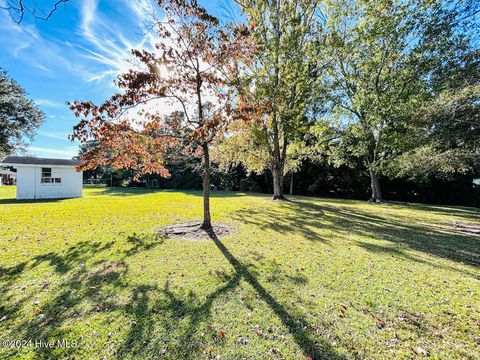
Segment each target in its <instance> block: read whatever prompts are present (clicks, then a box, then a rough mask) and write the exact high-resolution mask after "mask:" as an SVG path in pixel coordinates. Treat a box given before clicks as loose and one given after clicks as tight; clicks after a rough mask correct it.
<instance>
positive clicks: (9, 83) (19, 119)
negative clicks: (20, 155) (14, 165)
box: [0, 69, 44, 155]
mask: <svg viewBox="0 0 480 360" xmlns="http://www.w3.org/2000/svg"><path fill="white" fill-rule="evenodd" d="M43 119H44V114H43V112H41V111H40V110H39V108H38V106H37V105H36V104H35V103H34V102H33V101H32V100H30V99H28V98H27V94H26V92H25V90H24V89H23V88H22V87H21V86H20V85H19V84H18V83H17V82H16V81H15V80H13V79H11V78H10V77H9V76H8V74H7V73H6V72H5V71H4V70H2V69H0V155H2V154H3V155H7V154H9V153H11V152H13V151H15V150H23V149H24V147H25V145H26V142H27V141H28V140H31V139H32V138H33V136H34V135H35V133H36V130H37V129H38V127H39V126H40V124H41V123H42V121H43Z"/></svg>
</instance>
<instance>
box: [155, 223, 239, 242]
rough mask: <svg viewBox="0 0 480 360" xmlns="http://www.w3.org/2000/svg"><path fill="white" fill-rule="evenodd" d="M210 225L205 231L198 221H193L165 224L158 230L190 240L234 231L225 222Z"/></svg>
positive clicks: (210, 237)
mask: <svg viewBox="0 0 480 360" xmlns="http://www.w3.org/2000/svg"><path fill="white" fill-rule="evenodd" d="M212 226H213V229H212V230H208V231H206V230H204V229H203V228H202V223H201V222H200V221H193V222H184V223H180V224H174V225H167V226H164V227H162V228H159V229H158V231H159V232H160V233H161V234H163V235H165V236H166V237H169V238H173V239H181V240H191V241H201V240H211V239H212V238H213V237H214V236H217V237H218V238H221V237H223V236H227V235H230V234H232V233H233V232H234V229H233V227H232V226H230V225H227V224H225V223H214V224H212Z"/></svg>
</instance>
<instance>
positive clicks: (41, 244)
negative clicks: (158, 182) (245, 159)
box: [0, 187, 480, 359]
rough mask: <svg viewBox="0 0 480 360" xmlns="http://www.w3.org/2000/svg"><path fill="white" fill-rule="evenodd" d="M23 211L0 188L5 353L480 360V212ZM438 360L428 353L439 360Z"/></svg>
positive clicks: (100, 199) (266, 206)
mask: <svg viewBox="0 0 480 360" xmlns="http://www.w3.org/2000/svg"><path fill="white" fill-rule="evenodd" d="M84 193H85V197H84V198H82V199H70V200H59V201H45V202H16V201H15V200H14V199H13V198H14V188H11V187H10V188H8V187H0V251H1V252H0V319H1V322H0V334H1V340H22V339H24V340H32V341H33V342H35V340H44V341H48V340H55V339H68V340H75V341H77V342H78V347H76V348H58V347H57V348H54V349H46V348H42V347H38V346H34V345H31V344H30V345H28V344H27V346H25V347H23V348H21V349H5V348H4V349H0V357H1V358H12V357H19V358H31V359H38V358H53V357H60V358H65V357H75V358H79V359H87V358H88V359H95V358H99V359H103V358H121V359H124V358H152V359H156V358H167V359H168V358H171V359H184V358H216V357H217V356H221V358H222V359H242V358H243V359H252V358H257V359H265V358H272V359H276V358H283V359H298V358H302V357H308V356H312V357H314V358H377V359H385V358H393V357H395V358H411V357H422V356H431V357H433V358H441V359H453V358H471V359H474V358H480V352H479V350H478V349H479V346H478V345H479V342H480V335H479V334H480V290H479V289H480V281H479V276H480V270H479V265H480V238H479V237H475V236H474V235H465V234H460V233H456V232H454V228H453V226H452V224H453V223H454V222H457V223H458V222H461V223H476V224H479V223H480V214H479V213H478V211H477V210H475V209H472V208H470V209H469V208H453V207H433V206H424V205H402V204H384V205H370V204H366V203H363V202H357V201H348V200H331V199H315V198H306V197H291V198H290V199H291V201H288V202H273V201H271V200H270V198H269V197H268V196H263V195H247V194H238V193H221V192H220V193H214V195H213V198H212V210H213V212H212V216H213V219H214V220H216V221H221V222H223V223H229V224H231V225H232V226H234V228H235V229H236V232H235V233H234V234H233V235H230V236H228V237H225V238H222V239H219V240H218V239H213V240H209V241H196V242H193V241H184V240H173V239H164V238H162V237H160V236H158V233H157V229H158V228H159V227H161V226H163V225H166V224H172V223H175V222H183V221H192V220H196V219H200V218H201V210H202V198H201V196H200V195H201V194H200V193H197V192H174V191H157V192H153V191H148V190H131V189H86V190H85V191H84ZM426 354H427V355H426Z"/></svg>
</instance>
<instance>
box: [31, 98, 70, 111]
mask: <svg viewBox="0 0 480 360" xmlns="http://www.w3.org/2000/svg"><path fill="white" fill-rule="evenodd" d="M35 103H36V104H37V105H39V106H44V107H49V108H56V109H67V105H66V104H65V103H62V102H59V101H53V100H48V99H36V100H35Z"/></svg>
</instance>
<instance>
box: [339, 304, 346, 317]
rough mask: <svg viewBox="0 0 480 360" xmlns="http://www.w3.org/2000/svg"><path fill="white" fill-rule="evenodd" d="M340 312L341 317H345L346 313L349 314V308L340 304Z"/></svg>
mask: <svg viewBox="0 0 480 360" xmlns="http://www.w3.org/2000/svg"><path fill="white" fill-rule="evenodd" d="M338 310H339V311H340V313H341V315H340V316H343V315H345V313H346V312H347V307H346V306H345V305H343V304H340V306H339V307H338Z"/></svg>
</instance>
